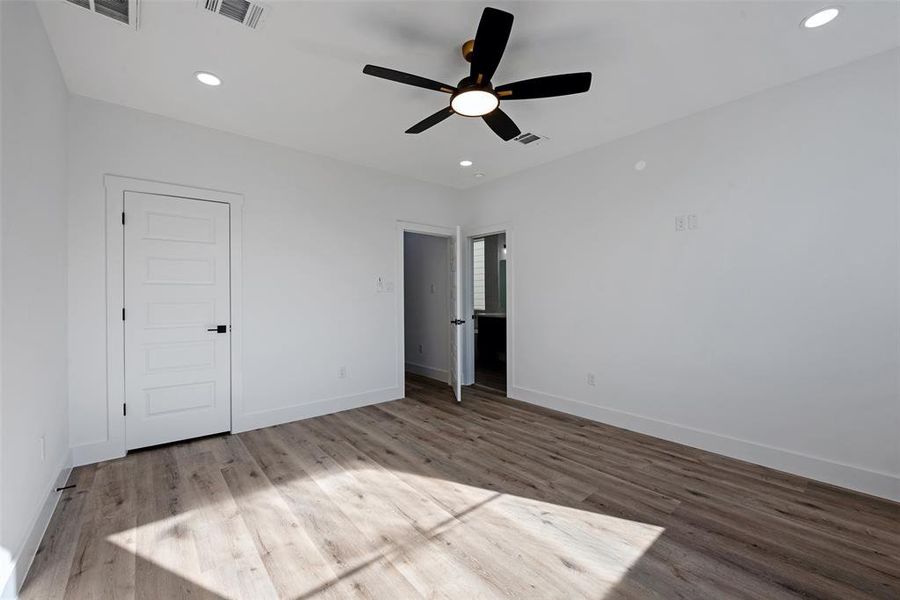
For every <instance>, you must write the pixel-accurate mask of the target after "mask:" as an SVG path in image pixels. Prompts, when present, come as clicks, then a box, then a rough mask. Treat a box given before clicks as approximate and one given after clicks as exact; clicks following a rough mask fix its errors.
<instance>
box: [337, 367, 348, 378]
mask: <svg viewBox="0 0 900 600" xmlns="http://www.w3.org/2000/svg"><path fill="white" fill-rule="evenodd" d="M338 379H347V367H340V368H339V369H338Z"/></svg>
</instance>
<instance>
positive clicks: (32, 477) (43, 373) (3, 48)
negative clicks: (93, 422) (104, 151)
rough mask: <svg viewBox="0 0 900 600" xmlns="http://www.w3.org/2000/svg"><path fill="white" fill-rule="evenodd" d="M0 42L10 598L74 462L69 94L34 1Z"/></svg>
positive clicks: (0, 15) (4, 481)
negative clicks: (69, 285) (70, 379)
mask: <svg viewBox="0 0 900 600" xmlns="http://www.w3.org/2000/svg"><path fill="white" fill-rule="evenodd" d="M0 44H2V45H0V61H2V63H0V88H2V90H0V96H2V100H0V127H2V142H0V158H2V160H0V182H2V183H0V223H2V227H0V256H2V263H0V275H2V276H0V311H2V318H0V348H2V352H0V407H2V408H0V410H2V414H3V420H2V424H0V514H2V519H0V594H2V595H3V596H2V597H4V598H6V597H8V596H11V595H13V594H14V593H15V588H16V586H17V585H18V584H19V583H21V580H22V577H23V575H24V573H25V570H26V569H27V567H28V564H29V563H30V562H31V558H32V556H33V554H34V552H35V550H36V547H37V543H38V541H39V540H40V537H41V535H42V534H43V532H44V528H45V527H46V525H47V522H48V519H49V516H50V512H51V511H52V509H53V507H54V505H55V502H56V499H57V498H58V494H57V493H56V492H55V487H56V483H57V480H58V479H59V478H60V477H61V474H62V476H64V475H65V472H66V467H67V466H68V457H69V436H68V427H69V412H68V401H67V381H66V372H67V367H66V335H67V334H66V332H67V319H66V251H67V244H66V201H65V198H66V194H65V184H66V181H65V172H66V143H65V136H66V103H67V98H68V92H67V90H66V86H65V84H64V82H63V79H62V76H61V74H60V71H59V67H58V66H57V62H56V58H55V56H54V55H53V51H52V50H51V48H50V44H49V42H48V40H47V37H46V34H45V32H44V27H43V25H42V23H41V21H40V19H39V17H38V14H37V10H36V8H35V6H34V4H33V3H31V2H17V1H4V2H0ZM42 439H43V444H42Z"/></svg>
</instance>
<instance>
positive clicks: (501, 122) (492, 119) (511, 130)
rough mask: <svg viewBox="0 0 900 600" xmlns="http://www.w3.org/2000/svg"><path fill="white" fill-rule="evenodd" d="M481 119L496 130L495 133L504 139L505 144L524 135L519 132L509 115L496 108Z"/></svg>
mask: <svg viewBox="0 0 900 600" xmlns="http://www.w3.org/2000/svg"><path fill="white" fill-rule="evenodd" d="M481 118H482V119H484V122H485V123H487V124H488V127H490V128H491V129H493V130H494V133H496V134H497V135H499V136H500V137H501V138H503V141H504V142H508V141H509V140H511V139H513V138H514V137H516V136H517V135H519V134H520V133H522V132H521V131H519V128H518V127H516V124H515V123H513V120H512V119H510V118H509V115H507V114H506V113H505V112H503V111H502V110H500V109H499V108H495V109H494V110H493V111H491V112H489V113H488V114H486V115H484V116H483V117H481Z"/></svg>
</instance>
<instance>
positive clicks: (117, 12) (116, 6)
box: [66, 0, 140, 29]
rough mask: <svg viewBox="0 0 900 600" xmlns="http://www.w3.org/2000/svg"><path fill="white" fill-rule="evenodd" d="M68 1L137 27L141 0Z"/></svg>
mask: <svg viewBox="0 0 900 600" xmlns="http://www.w3.org/2000/svg"><path fill="white" fill-rule="evenodd" d="M66 2H68V3H69V4H74V5H75V6H80V7H81V8H86V9H88V10H89V11H91V12H93V13H96V14H98V15H102V16H104V17H108V18H110V19H113V20H115V21H118V22H119V23H124V24H125V25H130V26H131V27H134V28H135V29H137V26H138V7H139V2H140V0H66Z"/></svg>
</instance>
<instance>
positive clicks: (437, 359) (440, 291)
mask: <svg viewBox="0 0 900 600" xmlns="http://www.w3.org/2000/svg"><path fill="white" fill-rule="evenodd" d="M398 229H399V233H400V256H399V258H400V262H401V268H400V289H399V294H398V296H399V297H398V308H399V312H398V320H399V322H400V337H399V340H398V341H399V343H398V351H399V357H400V361H399V368H400V373H399V377H400V381H401V382H402V383H403V388H404V393H405V392H406V390H405V388H406V373H407V370H409V371H410V372H412V373H416V374H418V375H424V376H425V377H430V378H432V379H436V380H438V381H442V382H446V383H447V384H448V385H449V386H450V389H451V390H452V394H451V395H450V396H451V397H452V398H453V399H455V400H456V401H457V402H461V401H462V371H463V356H464V354H465V353H464V348H463V344H464V338H463V333H464V330H465V323H466V320H465V318H464V317H463V314H464V313H463V310H464V307H463V304H464V303H463V294H462V292H461V290H462V287H463V285H462V283H463V280H462V269H460V268H459V267H460V266H461V265H462V264H463V261H462V259H461V256H460V255H461V252H462V249H463V244H462V233H461V230H460V228H459V227H458V226H457V227H454V228H451V227H439V226H435V225H424V224H421V223H410V222H406V221H399V222H398ZM407 330H409V332H408V333H407ZM445 373H446V375H445Z"/></svg>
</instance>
